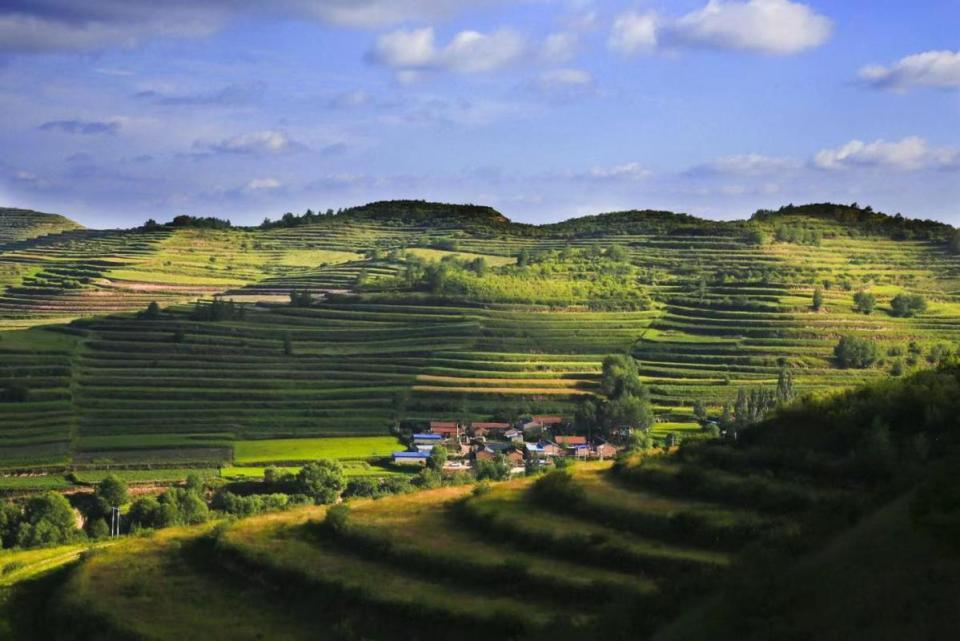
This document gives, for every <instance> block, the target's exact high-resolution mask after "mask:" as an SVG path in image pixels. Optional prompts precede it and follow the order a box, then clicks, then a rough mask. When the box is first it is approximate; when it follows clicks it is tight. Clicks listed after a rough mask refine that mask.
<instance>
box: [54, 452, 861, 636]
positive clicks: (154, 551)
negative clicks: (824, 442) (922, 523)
mask: <svg viewBox="0 0 960 641" xmlns="http://www.w3.org/2000/svg"><path fill="white" fill-rule="evenodd" d="M681 465H682V463H680V462H677V461H675V460H673V459H671V458H660V459H651V460H635V461H633V462H632V463H630V464H629V465H627V466H619V467H618V468H617V469H616V470H614V469H611V468H610V467H609V466H608V465H602V464H601V465H597V464H591V465H584V466H582V467H578V468H576V470H575V472H574V474H573V476H572V481H571V486H570V487H569V488H567V490H566V491H569V492H573V493H575V494H576V496H579V497H580V498H579V500H576V501H570V500H568V499H569V498H570V497H571V496H573V494H571V495H569V496H568V495H566V494H555V495H553V496H552V497H551V496H549V495H548V496H542V495H541V494H542V493H538V491H537V485H536V483H537V481H535V480H534V479H524V480H517V481H511V482H507V483H502V484H496V485H494V486H492V487H490V488H489V489H486V490H482V491H481V490H474V489H473V488H474V487H476V486H461V487H447V488H443V489H439V490H432V491H427V492H421V493H417V494H412V495H403V496H396V497H391V498H387V499H381V500H376V501H372V500H359V501H354V502H351V503H350V504H349V511H348V513H347V514H346V516H345V517H343V516H340V517H339V518H338V519H336V520H333V521H331V520H330V519H326V508H323V507H310V508H301V509H297V510H294V511H291V512H286V513H280V514H270V515H265V516H261V517H255V518H252V519H247V520H243V521H240V522H237V523H235V524H233V525H231V526H229V527H227V528H222V527H221V528H216V531H215V533H214V534H212V535H201V534H200V533H198V532H197V531H190V530H186V531H183V530H180V531H169V532H165V533H164V534H162V535H160V536H157V537H155V538H154V539H153V540H151V541H146V542H137V545H136V546H135V544H134V542H133V541H131V542H129V543H126V544H121V545H118V546H116V547H114V548H113V549H111V550H110V551H108V552H104V553H102V554H98V555H97V556H96V557H94V558H92V559H91V560H90V561H87V562H86V563H84V564H83V565H81V566H80V568H79V569H78V570H77V571H76V572H75V573H74V575H73V576H72V578H71V580H70V582H69V583H68V584H66V586H65V588H64V591H65V594H68V595H69V597H68V599H69V602H70V603H71V604H72V605H73V606H74V607H73V608H72V611H75V612H84V613H85V616H86V617H87V621H88V623H91V624H92V623H93V622H100V623H102V624H104V625H106V626H107V627H106V629H107V630H108V631H109V632H113V633H120V632H135V633H137V634H139V635H140V636H139V637H138V638H141V637H143V635H147V636H148V637H149V638H156V639H166V638H171V639H172V638H201V637H202V636H203V634H205V633H209V631H210V630H222V629H231V630H235V631H236V635H238V636H235V637H234V636H231V638H251V639H253V638H259V637H258V636H257V634H258V633H260V634H263V633H266V631H267V630H268V629H269V628H268V627H267V626H272V625H275V624H276V622H277V621H283V620H284V618H283V616H282V614H283V613H284V612H291V611H299V610H298V608H300V607H301V604H304V603H306V602H311V603H314V604H319V603H322V604H323V607H320V608H318V609H317V610H315V611H314V613H313V615H312V616H309V617H306V618H304V617H300V618H299V619H293V620H288V621H287V622H286V624H284V625H282V626H280V628H278V629H279V630H281V631H282V632H283V636H282V638H291V639H299V638H313V637H312V636H310V634H312V633H311V631H310V630H309V626H304V627H298V626H300V625H301V623H304V622H317V621H318V620H319V621H320V622H321V624H322V625H325V626H326V627H327V628H328V629H332V630H334V631H340V632H342V633H343V636H344V637H345V638H358V637H367V638H385V639H415V638H419V639H430V638H449V637H448V636H444V635H449V634H450V633H451V632H452V630H453V629H456V630H457V632H456V634H457V636H463V637H465V638H468V639H473V638H478V639H479V638H490V636H491V635H492V636H495V637H496V638H512V639H520V638H543V637H544V636H545V635H547V634H550V635H554V638H557V635H559V638H567V636H565V635H570V636H571V638H572V637H574V636H577V635H585V636H586V637H589V638H601V637H600V636H599V635H602V633H603V631H604V630H607V629H609V630H616V629H621V630H622V629H624V628H623V627H622V626H624V625H629V626H631V627H630V628H629V629H631V630H632V633H634V634H646V635H649V634H652V633H653V632H655V631H656V630H657V629H658V628H660V627H661V626H663V625H665V624H667V623H669V622H670V621H671V620H672V619H673V618H675V617H676V616H678V615H679V614H680V613H681V612H683V611H684V610H685V608H686V607H687V605H688V604H689V603H690V602H692V601H694V600H696V599H698V598H702V597H704V596H706V595H708V594H709V593H710V592H711V590H713V589H715V588H716V587H717V586H718V585H721V583H722V581H723V577H724V576H725V575H726V574H727V573H728V572H729V571H730V568H731V564H733V563H735V561H736V559H737V556H738V553H739V551H740V550H742V549H744V548H746V547H749V545H750V544H751V542H752V541H755V540H758V539H760V538H764V539H765V540H766V541H768V542H769V541H771V540H776V539H777V538H778V537H780V538H784V539H786V538H788V537H791V536H794V537H795V536H797V534H798V532H801V531H802V523H803V514H804V513H805V510H806V509H810V508H811V507H812V506H814V505H818V504H822V503H824V502H826V503H829V504H831V505H845V504H846V502H853V501H855V495H854V494H850V495H843V496H838V495H837V493H836V492H835V491H832V490H831V489H830V488H828V487H824V486H823V484H819V483H816V482H812V483H811V484H809V485H808V484H806V481H808V480H809V481H813V479H805V480H804V483H803V485H804V487H805V488H806V489H805V492H804V497H805V502H801V501H799V500H798V501H795V502H794V504H793V505H791V506H790V508H789V509H786V510H772V511H771V510H763V509H760V510H753V509H747V508H744V507H743V506H741V505H738V504H737V501H736V500H735V499H730V498H725V496H726V495H725V494H723V493H712V494H711V495H710V496H709V497H708V496H705V495H704V493H703V492H701V491H700V490H697V489H692V490H691V491H685V490H682V489H681V487H682V485H680V484H677V485H670V484H667V483H664V482H662V479H661V480H655V476H656V475H657V474H663V475H670V474H679V473H680V469H681V468H680V466H681ZM699 465H700V467H699V469H701V471H702V473H703V474H705V475H707V476H710V477H711V478H712V477H715V476H723V475H725V474H727V475H728V474H730V473H729V472H725V471H723V470H722V469H718V468H711V467H709V466H708V465H704V464H703V463H702V462H701V463H700V464H699ZM745 472H747V473H749V470H745ZM733 476H734V477H735V478H738V479H744V478H749V474H748V475H747V476H746V477H744V476H741V475H733ZM741 482H746V481H741ZM540 483H541V484H543V482H542V481H541V482H540ZM797 483H798V480H797V478H796V477H795V476H791V478H790V479H784V480H783V481H781V482H780V484H779V485H777V484H776V483H774V484H773V485H771V486H769V487H770V488H772V489H768V490H759V489H758V490H757V492H758V493H759V494H762V493H763V492H764V491H767V492H769V498H770V499H771V501H773V500H774V499H777V500H779V499H781V498H782V495H786V494H788V493H789V489H788V488H789V487H791V486H793V485H795V484H797ZM480 487H481V488H483V487H484V486H480ZM703 487H709V484H705V485H704V486H703ZM730 496H731V497H735V496H739V494H737V493H731V494H730ZM778 504H779V503H778ZM337 510H338V511H341V512H342V511H343V509H342V508H337ZM797 528H801V529H800V530H798V529H797ZM161 572H162V573H164V576H168V577H169V576H176V580H166V579H165V580H163V581H160V580H156V581H155V580H152V578H151V577H153V576H154V575H156V576H158V577H159V575H160V574H159V573H161ZM254 577H256V579H255V580H254ZM214 583H215V584H216V585H217V586H219V587H218V589H217V590H216V592H217V597H216V598H217V599H218V600H217V601H215V602H214V603H213V604H212V605H210V604H207V603H205V602H204V601H205V600H204V599H197V598H194V597H193V596H192V595H198V594H201V592H199V590H201V589H203V587H204V586H205V585H213V584H214ZM235 586H243V588H242V590H241V589H239V588H238V587H235ZM221 596H224V597H230V598H239V599H240V601H239V602H241V603H243V602H249V603H256V604H257V607H254V608H243V607H241V608H233V609H228V608H221V607H220V606H219V605H218V603H219V599H220V597H221ZM157 603H162V604H164V607H162V608H161V607H146V606H147V604H154V606H155V605H156V604H157ZM208 606H209V607H208ZM228 610H229V611H228ZM201 612H202V613H203V614H202V615H201ZM373 612H375V613H376V615H375V616H370V613H373ZM227 618H229V619H230V621H229V622H227V621H226V620H225V619H227ZM69 619H70V617H69V616H67V620H68V621H69ZM200 619H203V623H202V624H199V625H200V627H198V628H196V630H192V631H190V632H187V630H186V629H185V628H184V627H183V625H182V624H181V623H174V620H175V621H179V622H192V621H194V620H198V621H199V620H200ZM221 619H224V621H223V623H224V625H226V626H227V627H225V628H222V629H221V628H218V627H217V624H218V623H220V622H221ZM401 622H402V623H401ZM291 626H293V627H291ZM204 631H207V632H204ZM178 634H184V635H186V636H181V637H175V636H173V635H178ZM271 634H272V633H271ZM197 635H200V636H197ZM271 638H274V637H271Z"/></svg>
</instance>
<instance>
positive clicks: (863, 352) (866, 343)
mask: <svg viewBox="0 0 960 641" xmlns="http://www.w3.org/2000/svg"><path fill="white" fill-rule="evenodd" d="M833 355H834V357H835V358H836V360H837V364H838V365H839V366H840V367H842V368H844V369H848V368H856V369H866V368H868V367H870V366H871V365H873V364H874V363H876V362H877V359H878V358H879V356H880V350H879V349H878V348H877V344H876V343H875V342H873V341H872V340H870V339H867V338H859V337H857V336H844V337H842V338H841V339H840V342H839V343H837V346H836V347H834V348H833Z"/></svg>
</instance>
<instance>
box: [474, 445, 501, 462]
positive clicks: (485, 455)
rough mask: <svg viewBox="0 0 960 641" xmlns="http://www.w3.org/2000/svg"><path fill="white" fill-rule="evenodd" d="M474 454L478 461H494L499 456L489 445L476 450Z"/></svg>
mask: <svg viewBox="0 0 960 641" xmlns="http://www.w3.org/2000/svg"><path fill="white" fill-rule="evenodd" d="M473 456H474V458H476V459H477V460H478V461H492V460H493V459H495V458H497V453H496V452H494V451H493V450H491V449H490V448H489V447H483V448H480V449H478V450H477V451H476V452H474V453H473Z"/></svg>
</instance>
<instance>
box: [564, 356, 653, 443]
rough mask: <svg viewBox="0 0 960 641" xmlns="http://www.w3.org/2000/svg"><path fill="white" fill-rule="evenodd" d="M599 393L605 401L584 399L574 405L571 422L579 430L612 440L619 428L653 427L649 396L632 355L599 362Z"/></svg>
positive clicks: (639, 428)
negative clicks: (601, 434) (601, 363)
mask: <svg viewBox="0 0 960 641" xmlns="http://www.w3.org/2000/svg"><path fill="white" fill-rule="evenodd" d="M600 391H601V392H602V393H603V395H604V397H605V398H603V399H599V398H588V399H584V400H582V401H581V402H580V403H579V405H578V406H577V413H576V417H575V422H576V423H577V424H578V425H579V426H580V428H581V429H584V430H587V429H591V430H592V429H597V430H599V431H600V432H601V433H603V434H605V435H607V436H608V437H612V436H613V435H614V434H615V433H621V432H622V431H624V430H623V428H629V429H630V430H641V431H643V430H647V429H649V428H650V426H652V425H653V410H652V409H651V408H650V393H649V391H648V390H647V388H646V386H645V385H643V383H642V382H641V381H640V370H639V368H638V366H637V362H636V360H634V358H633V357H632V356H629V355H627V354H614V355H611V356H607V357H606V358H605V359H604V360H603V371H602V376H601V379H600Z"/></svg>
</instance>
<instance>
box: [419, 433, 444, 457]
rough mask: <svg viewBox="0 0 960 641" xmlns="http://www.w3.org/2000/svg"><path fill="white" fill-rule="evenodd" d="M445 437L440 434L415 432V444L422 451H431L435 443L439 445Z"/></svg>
mask: <svg viewBox="0 0 960 641" xmlns="http://www.w3.org/2000/svg"><path fill="white" fill-rule="evenodd" d="M442 440H443V437H442V436H441V435H439V434H414V435H413V445H414V447H416V448H417V450H418V451H420V452H428V453H429V452H430V451H431V450H433V447H434V445H439V444H440V442H441V441H442Z"/></svg>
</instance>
